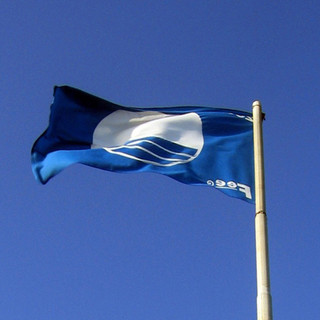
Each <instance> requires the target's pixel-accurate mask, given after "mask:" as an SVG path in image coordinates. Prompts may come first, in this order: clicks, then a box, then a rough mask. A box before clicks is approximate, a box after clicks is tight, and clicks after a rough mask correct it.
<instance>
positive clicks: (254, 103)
mask: <svg viewBox="0 0 320 320" xmlns="http://www.w3.org/2000/svg"><path fill="white" fill-rule="evenodd" d="M258 106H260V107H261V102H260V101H259V100H256V101H254V102H253V104H252V107H258Z"/></svg>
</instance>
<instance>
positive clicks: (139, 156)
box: [31, 86, 254, 203]
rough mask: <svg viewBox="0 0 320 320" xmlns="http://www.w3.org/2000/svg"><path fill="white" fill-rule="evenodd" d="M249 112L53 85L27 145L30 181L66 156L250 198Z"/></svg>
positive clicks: (42, 177) (45, 176) (68, 160)
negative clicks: (46, 112)
mask: <svg viewBox="0 0 320 320" xmlns="http://www.w3.org/2000/svg"><path fill="white" fill-rule="evenodd" d="M252 129H253V128H252V116H251V113H247V112H243V111H237V110H229V109H221V108H211V107H192V106H189V107H155V108H136V107H123V106H119V105H116V104H114V103H111V102H109V101H106V100H103V99H101V98H98V97H95V96H93V95H90V94H88V93H85V92H83V91H80V90H78V89H75V88H71V87H68V86H61V87H55V89H54V101H53V103H52V105H51V114H50V120H49V126H48V128H47V129H46V131H45V132H44V133H43V134H42V135H41V136H40V137H39V138H38V139H37V140H36V142H35V143H34V145H33V147H32V151H31V162H32V170H33V173H34V175H35V177H36V179H37V180H38V181H40V182H41V183H43V184H44V183H46V182H47V181H48V180H49V179H50V178H52V177H53V176H55V175H56V174H57V173H59V172H60V171H62V170H63V169H64V168H66V167H68V166H69V165H71V164H74V163H82V164H85V165H89V166H92V167H96V168H100V169H103V170H108V171H113V172H143V171H145V172H155V173H160V174H164V175H167V176H169V177H171V178H173V179H176V180H178V181H180V182H183V183H186V184H191V185H206V186H212V187H215V188H217V189H219V190H221V191H222V192H224V193H226V194H228V195H229V196H232V197H236V198H240V199H243V200H246V201H248V202H251V203H254V169H253V130H252Z"/></svg>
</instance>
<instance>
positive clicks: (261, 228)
mask: <svg viewBox="0 0 320 320" xmlns="http://www.w3.org/2000/svg"><path fill="white" fill-rule="evenodd" d="M252 113H253V141H254V174H255V198H256V216H255V233H256V264H257V319H258V320H272V303H271V294H270V275H269V254H268V231H267V215H266V203H265V186H264V161H263V137H262V121H263V113H262V108H261V103H260V101H254V102H253V104H252Z"/></svg>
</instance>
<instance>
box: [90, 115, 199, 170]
mask: <svg viewBox="0 0 320 320" xmlns="http://www.w3.org/2000/svg"><path fill="white" fill-rule="evenodd" d="M91 147H92V148H95V149H96V148H103V149H104V150H105V151H107V152H109V153H112V154H117V155H119V156H123V157H126V158H131V159H133V160H136V161H142V162H144V163H148V164H152V165H156V166H174V165H177V164H183V163H186V162H190V161H192V160H193V159H195V158H196V157H197V156H198V155H199V153H200V152H201V150H202V147H203V136H202V122H201V119H200V117H199V116H198V114H196V113H187V114H183V115H169V114H164V113H160V112H153V111H143V112H130V111H123V110H118V111H115V112H113V113H112V114H111V115H109V116H107V117H106V118H104V119H103V120H102V121H101V122H100V123H99V125H98V126H97V128H96V129H95V131H94V134H93V143H92V146H91Z"/></svg>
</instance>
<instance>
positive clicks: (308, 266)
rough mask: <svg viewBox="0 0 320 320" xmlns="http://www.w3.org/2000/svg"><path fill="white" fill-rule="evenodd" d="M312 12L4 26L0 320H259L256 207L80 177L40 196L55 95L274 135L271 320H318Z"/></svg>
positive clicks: (170, 188) (35, 17)
mask: <svg viewBox="0 0 320 320" xmlns="http://www.w3.org/2000/svg"><path fill="white" fill-rule="evenodd" d="M319 12H320V3H319V2H318V1H308V0H300V1H175V0H173V1H142V0H141V1H133V0H131V1H129V0H127V1H125V0H124V1H121V0H117V1H116V0H108V1H102V0H101V1H92V0H91V1H83V0H77V1H35V0H29V1H16V0H11V1H9V0H4V1H2V3H1V10H0V25H1V28H0V39H1V46H0V53H1V56H0V75H1V76H0V84H1V85H0V104H1V118H0V122H1V135H0V140H1V146H2V148H1V160H2V161H1V181H0V188H1V196H0V197H1V202H0V203H1V216H0V279H1V281H0V319H6V320H20V319H21V320H25V319H26V320H28V319H30V320H38V319H39V320H40V319H41V320H43V319H48V320H51V319H59V320H61V319H68V320H82V319H83V320H85V319H97V320H100V319H110V320H113V319H114V320H122V319H124V320H126V319H128V320H131V319H133V320H140V319H141V320H144V319H148V320H164V319H183V320H209V319H210V320H211V319H223V320H225V319H226V320H227V319H237V320H242V319H243V320H247V319H255V317H256V274H255V272H256V271H255V244H254V206H252V205H250V204H247V203H245V202H244V201H241V200H237V199H233V198H230V197H227V196H225V195H224V194H222V193H221V192H219V191H216V190H214V189H211V188H206V187H192V186H187V185H183V184H181V183H179V182H176V181H174V180H171V179H169V178H167V177H164V176H160V175H155V174H115V173H110V172H105V171H101V170H97V169H93V168H89V167H85V166H81V165H75V166H72V167H71V168H68V169H67V170H65V171H64V172H63V173H61V174H60V175H58V176H57V177H55V178H54V179H53V180H52V181H50V182H49V183H48V184H47V185H45V186H42V185H40V184H38V183H36V181H35V180H34V177H33V175H32V172H31V166H30V149H31V146H32V143H33V141H34V140H35V139H36V138H37V137H38V136H39V134H40V133H42V131H43V130H44V129H45V128H46V126H47V123H48V116H49V106H50V104H51V101H52V92H53V86H54V85H56V84H57V85H62V84H67V85H70V86H75V87H78V88H80V89H82V90H85V91H88V92H90V93H93V94H95V95H98V96H101V97H103V98H105V99H109V100H111V101H114V102H116V103H119V104H123V105H133V106H169V105H208V106H216V107H228V108H233V109H241V110H245V111H251V105H252V102H253V101H254V100H255V99H260V100H261V101H262V104H263V109H264V112H265V113H266V116H267V120H266V121H265V122H264V139H265V140H264V141H265V167H266V187H267V192H266V195H267V212H268V224H269V240H270V241H269V245H270V264H271V287H272V288H271V290H272V291H271V293H272V297H273V308H274V319H291V320H301V319H318V317H319V312H320V305H319V296H320V286H319V283H320V274H319V270H320V254H319V253H320V252H319V227H320V215H319V196H320V194H319V177H320V174H319V173H320V170H319V160H320V157H319V155H320V153H319V146H320V145H319V116H320V111H319V110H320V105H319V104H320V93H319V92H320V90H319V72H320V59H319V57H320V41H319V30H320V19H319Z"/></svg>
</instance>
